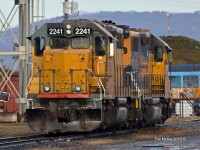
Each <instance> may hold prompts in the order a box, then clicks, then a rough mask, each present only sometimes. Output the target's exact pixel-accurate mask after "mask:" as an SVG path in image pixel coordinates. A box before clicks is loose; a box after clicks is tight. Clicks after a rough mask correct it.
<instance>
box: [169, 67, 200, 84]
mask: <svg viewBox="0 0 200 150" xmlns="http://www.w3.org/2000/svg"><path fill="white" fill-rule="evenodd" d="M170 79H171V88H199V87H200V82H199V81H200V64H180V65H172V66H171V73H170Z"/></svg>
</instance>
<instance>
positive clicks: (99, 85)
mask: <svg viewBox="0 0 200 150" xmlns="http://www.w3.org/2000/svg"><path fill="white" fill-rule="evenodd" d="M88 71H90V72H91V73H92V75H93V77H94V79H95V80H96V81H97V85H98V87H99V89H100V98H99V99H96V100H97V101H98V100H100V101H101V100H102V89H103V92H104V97H105V88H104V86H103V84H102V82H101V80H100V79H99V78H98V79H99V81H98V80H97V77H96V76H95V74H94V72H93V71H92V69H88ZM99 82H100V84H99ZM101 87H102V88H101Z"/></svg>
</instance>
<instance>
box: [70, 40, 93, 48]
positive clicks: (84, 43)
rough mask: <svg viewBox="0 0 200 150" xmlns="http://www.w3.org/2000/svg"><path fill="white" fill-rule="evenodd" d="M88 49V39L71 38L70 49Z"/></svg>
mask: <svg viewBox="0 0 200 150" xmlns="http://www.w3.org/2000/svg"><path fill="white" fill-rule="evenodd" d="M89 47H90V39H89V38H86V37H76V38H72V48H76V49H87V48H89Z"/></svg>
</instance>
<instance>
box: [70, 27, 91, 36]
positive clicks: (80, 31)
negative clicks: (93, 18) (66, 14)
mask: <svg viewBox="0 0 200 150" xmlns="http://www.w3.org/2000/svg"><path fill="white" fill-rule="evenodd" d="M74 34H76V35H89V34H91V29H90V28H75V29H74Z"/></svg>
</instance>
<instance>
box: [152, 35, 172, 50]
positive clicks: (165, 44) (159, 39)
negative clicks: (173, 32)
mask: <svg viewBox="0 0 200 150" xmlns="http://www.w3.org/2000/svg"><path fill="white" fill-rule="evenodd" d="M151 36H153V37H154V38H156V39H158V41H161V42H162V43H163V44H164V46H165V47H166V49H167V51H172V50H173V49H172V48H171V47H170V46H169V45H168V44H167V43H166V42H165V41H163V40H162V39H161V38H160V37H158V36H155V35H153V34H152V33H151Z"/></svg>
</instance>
